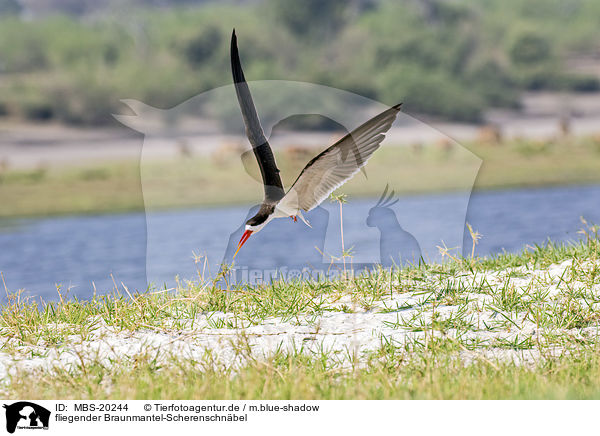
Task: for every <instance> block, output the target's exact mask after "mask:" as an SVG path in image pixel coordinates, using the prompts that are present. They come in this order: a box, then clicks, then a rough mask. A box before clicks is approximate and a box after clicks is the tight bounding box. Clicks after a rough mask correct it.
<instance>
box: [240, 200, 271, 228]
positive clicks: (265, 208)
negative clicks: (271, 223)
mask: <svg viewBox="0 0 600 436" xmlns="http://www.w3.org/2000/svg"><path fill="white" fill-rule="evenodd" d="M274 211H275V205H268V204H264V203H263V204H261V206H260V209H258V212H257V213H256V215H254V216H253V217H252V218H250V219H249V220H248V221H246V225H247V226H250V227H260V226H261V225H262V224H264V223H265V222H266V221H267V220H268V219H269V217H270V216H271V215H273V212H274Z"/></svg>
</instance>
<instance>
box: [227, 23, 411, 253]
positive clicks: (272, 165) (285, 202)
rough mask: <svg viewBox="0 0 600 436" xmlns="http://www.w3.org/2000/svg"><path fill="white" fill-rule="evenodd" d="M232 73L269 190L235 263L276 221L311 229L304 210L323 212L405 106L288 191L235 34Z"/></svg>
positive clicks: (327, 153)
mask: <svg viewBox="0 0 600 436" xmlns="http://www.w3.org/2000/svg"><path fill="white" fill-rule="evenodd" d="M231 70H232V73H233V82H234V84H235V91H236V94H237V99H238V102H239V104H240V108H241V111H242V117H243V118H244V125H245V126H246V136H247V137H248V140H249V141H250V144H251V145H252V150H253V151H254V155H255V156H256V160H257V161H258V166H259V168H260V173H261V176H262V180H263V184H264V190H265V196H264V199H263V202H262V204H261V205H260V208H259V210H258V212H257V214H256V215H254V216H253V217H252V218H250V219H249V220H248V221H246V227H245V231H244V234H243V235H242V238H241V239H240V242H239V243H238V247H237V250H236V252H235V254H234V255H233V257H234V258H235V256H236V255H237V253H238V251H239V250H240V248H242V245H244V244H245V243H246V241H247V240H248V238H250V235H252V234H253V233H257V232H259V231H260V230H262V228H263V227H264V226H266V225H267V224H268V223H269V221H271V220H272V219H274V218H285V217H291V218H293V219H294V221H296V217H300V219H301V220H302V221H304V223H306V225H308V226H310V224H309V223H308V221H306V219H305V218H304V216H303V215H302V211H305V212H308V211H310V210H312V209H314V208H315V207H317V206H318V205H319V204H321V202H322V201H323V200H325V199H326V198H327V197H328V196H329V194H331V193H332V192H333V191H335V190H336V189H337V188H339V187H340V186H341V185H343V184H344V183H345V182H347V181H348V180H350V179H351V178H352V177H353V176H354V175H355V174H356V173H357V172H359V171H360V169H361V168H362V167H363V166H364V165H365V164H366V163H367V161H368V160H369V158H370V157H371V155H372V154H373V153H374V152H375V150H377V149H378V148H379V145H380V144H381V141H383V138H384V137H385V133H386V132H387V131H388V130H389V129H390V127H391V126H392V123H393V122H394V120H395V119H396V116H397V115H398V113H399V112H400V106H401V104H397V105H395V106H393V107H391V108H389V109H388V110H386V111H384V112H382V113H380V114H379V115H377V116H375V117H373V118H371V119H370V120H369V121H367V122H366V123H364V124H363V125H361V126H360V127H358V128H356V129H355V130H353V131H352V132H350V133H349V134H347V135H346V136H344V137H343V138H342V139H340V140H339V141H338V142H336V143H335V144H333V145H332V146H330V147H329V148H327V149H326V150H324V151H323V152H322V153H320V154H319V155H317V156H315V157H314V158H313V159H312V160H311V161H310V162H308V163H307V164H306V166H305V167H304V169H303V170H302V171H301V172H300V175H299V176H298V178H297V179H296V181H295V182H294V183H293V184H292V186H291V188H290V189H289V190H288V191H287V192H285V190H284V188H283V183H281V177H280V176H279V169H278V168H277V163H276V162H275V157H274V156H273V152H272V150H271V146H270V145H269V142H268V141H267V138H266V137H265V134H264V132H263V129H262V127H261V125H260V120H259V119H258V115H257V113H256V108H255V107H254V103H253V101H252V96H251V95H250V89H249V88H248V84H247V83H246V79H245V78H244V72H243V71H242V65H241V62H240V56H239V53H238V48H237V38H236V35H235V30H234V31H233V35H232V36H231Z"/></svg>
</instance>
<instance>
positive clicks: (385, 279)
mask: <svg viewBox="0 0 600 436" xmlns="http://www.w3.org/2000/svg"><path fill="white" fill-rule="evenodd" d="M587 231H588V239H587V240H586V241H583V242H580V243H578V244H575V245H570V246H565V245H553V244H549V245H546V246H544V247H538V248H536V249H535V250H534V251H523V252H522V253H520V254H505V255H498V256H494V257H491V258H475V259H471V258H465V259H456V260H454V259H449V261H448V262H447V263H445V264H432V265H423V266H421V267H417V268H409V269H403V270H381V271H380V272H378V273H374V274H372V275H367V276H362V277H355V278H352V279H342V280H337V281H332V282H329V281H323V282H311V283H297V282H288V283H281V282H280V283H276V284H273V285H270V286H257V287H242V288H234V289H231V290H229V291H222V290H217V289H214V288H212V287H211V286H210V284H209V283H202V282H199V283H194V284H188V285H186V286H184V287H180V288H178V289H177V290H176V292H175V293H166V292H161V291H152V292H146V293H140V294H130V293H129V292H128V291H127V290H126V289H124V292H121V293H120V294H119V295H117V294H113V295H105V296H96V297H94V298H93V299H91V300H81V301H71V300H65V301H60V302H54V303H48V304H47V305H45V306H43V307H41V308H38V306H35V307H34V306H32V303H28V302H26V301H19V300H18V299H16V296H14V297H13V299H12V300H11V302H10V303H8V304H6V305H3V306H2V311H1V314H2V317H1V318H0V336H1V337H3V338H4V342H5V345H4V347H3V350H2V351H1V352H0V367H1V368H2V375H3V377H2V378H3V380H4V383H3V384H2V386H1V387H0V390H2V391H4V392H5V393H6V394H7V395H9V396H20V397H23V396H27V394H28V393H29V392H30V390H32V389H37V390H36V395H37V396H36V398H45V397H52V395H56V394H57V392H58V390H59V389H65V385H64V382H63V380H64V379H65V377H68V378H69V379H70V380H72V382H71V383H70V384H69V387H68V388H67V390H68V393H69V396H71V397H77V398H79V397H82V398H84V397H86V396H87V395H92V396H93V397H94V398H119V397H129V396H138V395H142V394H143V393H144V392H145V391H144V389H145V388H144V386H146V385H147V382H146V381H144V382H142V383H139V380H140V379H144V380H146V378H147V377H150V379H151V380H153V382H154V383H155V384H156V386H158V387H160V392H161V395H167V396H168V395H169V394H171V395H173V394H174V393H176V392H180V394H178V395H177V397H180V396H181V397H183V398H190V397H191V398H193V397H197V396H198V395H200V396H202V397H203V398H208V397H213V396H217V397H218V396H219V395H230V396H231V397H233V398H253V396H252V395H248V392H249V391H248V390H247V387H248V384H249V383H251V382H252V381H255V380H256V379H257V378H258V379H259V380H263V383H264V380H265V377H266V379H268V380H269V383H272V385H273V386H274V387H275V386H278V387H279V388H281V385H280V383H282V384H283V386H287V387H288V390H287V391H286V392H288V395H289V398H302V397H304V396H306V395H307V391H306V388H308V387H310V386H313V383H314V386H317V385H319V386H321V387H323V388H324V389H326V390H328V389H332V387H333V386H334V385H335V386H340V385H339V384H340V383H341V386H344V387H346V388H347V393H346V394H342V393H339V395H333V397H336V398H338V397H339V398H352V397H353V396H352V394H350V392H354V391H353V389H354V388H355V383H357V380H361V381H360V384H361V386H363V387H365V386H366V387H371V386H372V384H373V383H375V385H379V384H380V383H382V382H383V383H386V380H387V383H389V386H390V389H389V390H388V391H386V392H387V393H386V395H385V396H386V397H388V398H402V397H405V396H406V395H409V392H407V390H406V389H407V385H406V380H414V381H416V380H418V379H419V377H421V376H419V375H418V374H422V373H423V372H425V373H429V372H431V374H432V378H431V379H430V380H429V382H428V383H431V386H429V387H430V388H431V389H433V390H432V391H430V393H429V394H428V395H427V397H428V398H474V397H482V398H495V397H496V396H495V395H494V394H492V393H491V392H488V393H487V394H486V393H485V392H486V391H482V390H481V389H482V387H481V383H482V381H483V379H482V377H483V374H486V376H485V377H484V379H486V380H487V377H489V380H488V381H489V382H491V383H492V384H491V385H495V384H498V383H500V385H501V386H503V383H504V382H502V381H501V380H506V378H505V377H506V373H507V372H509V373H510V372H516V373H519V374H529V375H530V377H535V379H539V380H538V383H533V388H532V390H531V393H530V395H531V396H532V397H536V396H544V392H545V393H546V395H547V394H548V392H546V391H545V389H547V388H548V386H550V387H552V389H551V391H552V392H554V394H553V395H558V397H559V398H562V395H564V394H561V390H560V386H562V385H561V384H560V383H558V384H556V383H557V382H556V381H554V382H552V383H550V381H551V380H552V379H551V378H550V379H548V378H547V376H548V372H547V369H548V367H549V366H550V367H552V365H560V367H561V368H572V369H573V371H574V373H576V374H578V375H577V377H581V373H580V372H578V371H579V369H578V368H580V366H581V362H586V365H588V366H590V367H591V369H590V368H587V367H586V368H587V370H588V371H589V373H590V374H596V373H597V371H598V369H599V368H600V366H598V364H599V363H600V362H597V359H592V358H591V356H593V355H594V353H596V355H597V350H598V347H599V346H600V334H599V330H598V328H599V326H600V305H599V304H600V303H598V301H600V281H599V277H600V274H597V273H598V271H600V259H599V256H600V245H599V240H598V239H597V229H595V230H594V229H593V228H590V229H587ZM595 232H596V233H595ZM594 235H595V236H594ZM292 302H293V304H291V303H292ZM158 308H162V309H160V311H157V310H158ZM590 353H591V354H590ZM586 356H587V357H586ZM134 362H135V364H134ZM292 362H294V364H292ZM151 368H158V369H154V370H152V369H151ZM317 368H323V371H320V370H316V369H317ZM386 368H387V369H386ZM290 369H293V371H291V373H290V372H288V371H289V370H290ZM138 371H141V373H138ZM181 371H183V372H181ZM265 371H266V372H265ZM444 371H445V372H448V371H450V372H452V373H453V374H454V376H453V378H456V377H459V378H460V377H466V385H465V386H463V387H462V388H461V389H460V390H457V389H456V388H452V389H451V390H450V391H445V393H441V391H436V389H439V388H440V386H445V384H444V383H445V381H444V380H445V378H444V376H443V375H442V374H444ZM522 371H525V372H522ZM31 373H35V374H37V377H36V378H35V379H34V380H33V381H31V382H29V381H28V380H32V379H31V377H25V376H26V375H27V374H31ZM90 374H94V376H93V377H91V378H90V377H88V375H90ZM176 374H178V375H179V377H183V378H184V379H186V378H188V377H193V378H192V379H190V380H188V381H189V386H188V388H186V389H184V390H183V391H177V390H175V391H174V390H173V389H177V388H178V386H179V385H178V384H175V385H176V386H173V385H172V383H167V380H169V379H171V380H172V377H173V376H174V375H176ZM308 374H311V377H310V379H311V380H313V381H312V382H310V383H308V384H307V385H306V386H305V388H304V389H302V388H300V387H299V386H297V385H296V384H295V383H294V380H295V379H296V378H297V377H306V376H307V375H308ZM331 374H336V377H335V380H332V379H331V378H330V376H331ZM434 374H435V378H433V375H434ZM477 374H479V375H478V376H477ZM543 374H546V376H543ZM97 377H100V378H101V380H102V383H100V384H98V383H97V382H96V381H94V380H97ZM398 377H400V378H398ZM577 377H576V378H573V379H569V382H570V383H573V386H574V387H577V388H578V389H580V388H583V386H584V385H585V386H587V385H586V383H589V380H581V379H579V378H577ZM39 380H43V382H41V384H40V382H39ZM510 380H512V378H510ZM549 380H550V381H549ZM237 382H239V383H241V390H234V391H229V390H228V389H230V388H231V386H232V383H233V384H235V383H237ZM205 383H210V384H211V386H213V389H214V391H211V392H213V394H212V395H211V394H207V393H206V391H205V390H204V389H205V387H206V385H205ZM332 383H333V384H332ZM548 383H550V385H548ZM92 384H93V386H94V387H93V388H92V387H91V386H92ZM580 384H581V387H580ZM375 385H373V387H374V386H375ZM491 385H490V386H491ZM593 385H594V386H596V385H598V380H596V383H593ZM449 386H453V384H450V385H449ZM454 386H455V385H454ZM544 386H545V387H544ZM488 388H489V386H488ZM85 392H87V394H86V393H85ZM201 392H205V393H204V394H201ZM219 392H221V394H219ZM244 392H246V393H244ZM310 392H312V393H311V394H310V397H313V398H332V396H331V395H330V394H326V393H325V391H320V392H321V393H320V394H319V391H318V390H317V391H310ZM344 392H346V390H344ZM428 392H429V391H428ZM436 392H437V393H436ZM594 392H596V393H595V394H593V395H592V396H593V397H597V391H594ZM498 395H503V396H505V397H509V398H513V397H515V398H519V395H518V391H517V392H514V391H512V390H510V389H507V388H505V387H501V388H500V387H499V394H498ZM409 396H410V395H409ZM583 397H587V395H583ZM360 398H376V396H373V393H364V394H362V395H361V396H360Z"/></svg>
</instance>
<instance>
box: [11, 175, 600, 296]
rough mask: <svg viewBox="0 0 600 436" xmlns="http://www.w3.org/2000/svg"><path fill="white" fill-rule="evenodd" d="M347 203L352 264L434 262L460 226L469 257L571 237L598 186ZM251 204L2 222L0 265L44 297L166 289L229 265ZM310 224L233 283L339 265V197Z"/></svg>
mask: <svg viewBox="0 0 600 436" xmlns="http://www.w3.org/2000/svg"><path fill="white" fill-rule="evenodd" d="M377 200H378V199H350V201H349V202H348V203H347V204H344V205H343V209H342V214H343V232H344V239H343V242H344V248H345V249H346V250H350V251H351V254H352V258H350V257H347V258H346V262H347V264H348V265H349V264H350V263H352V264H353V265H365V264H367V265H369V264H376V263H380V262H381V263H383V264H385V265H389V264H392V263H396V264H402V263H406V262H412V261H414V260H417V261H418V259H422V260H423V261H438V260H440V259H441V255H440V249H439V247H447V248H448V249H450V253H454V254H461V253H463V254H470V252H471V239H470V237H469V236H468V233H466V232H465V222H468V223H470V224H471V225H472V227H473V228H474V229H476V230H477V231H478V232H479V233H481V234H482V235H483V236H482V238H481V240H480V241H479V243H478V245H477V247H476V253H477V254H479V255H486V254H492V253H500V252H502V251H508V252H515V251H519V250H521V249H523V247H525V246H526V245H533V244H542V243H544V242H545V241H547V240H548V239H551V240H553V241H564V242H566V241H574V240H576V239H578V238H580V237H581V235H580V234H578V233H577V231H578V230H579V229H581V228H582V224H581V221H580V217H581V216H583V217H585V218H586V219H587V220H588V221H591V222H595V223H599V222H600V186H598V185H592V186H570V187H553V188H539V189H519V190H502V191H485V192H476V193H474V194H473V195H469V194H468V193H448V194H435V195H415V196H405V197H400V198H399V199H398V201H397V202H396V203H395V204H393V205H389V206H386V205H383V206H382V205H379V206H378V207H377ZM252 212H253V208H252V207H249V206H245V207H244V206H236V207H227V208H219V209H185V210H172V211H167V212H153V213H149V214H144V213H131V214H118V215H98V216H69V217H58V218H43V219H22V220H4V221H0V271H2V273H3V275H4V278H5V281H6V285H7V287H8V288H9V289H10V290H11V291H16V290H18V289H25V290H26V291H25V293H26V295H36V296H41V297H43V298H44V299H45V300H53V299H57V298H58V294H57V292H56V287H57V286H60V288H61V292H63V293H67V294H68V295H69V296H76V297H78V298H88V297H90V295H92V293H93V292H94V290H96V292H98V293H105V292H108V291H110V290H111V289H113V288H114V287H115V284H116V285H117V286H118V287H119V288H121V289H122V284H124V285H125V286H127V287H128V289H129V290H130V291H134V290H140V291H143V290H145V289H146V288H147V287H148V286H151V287H152V288H164V287H167V288H170V287H172V286H174V284H175V280H176V277H178V279H179V280H180V281H185V280H197V279H198V277H199V274H202V275H203V276H204V277H209V276H214V275H215V273H216V272H218V271H219V265H220V264H221V262H223V261H225V262H230V261H231V257H232V254H233V251H235V248H236V246H237V242H238V240H239V238H240V236H241V233H242V224H243V222H244V221H245V220H246V219H247V217H248V216H249V215H251V214H252ZM306 217H307V218H308V220H309V221H310V223H311V225H312V228H309V227H307V226H306V225H305V224H303V223H301V222H300V220H298V222H296V223H294V222H293V221H292V220H291V219H290V220H288V219H279V220H274V221H273V222H271V223H269V225H268V226H266V227H265V228H264V230H262V231H261V232H260V233H258V234H255V235H253V236H252V237H251V238H250V239H249V241H248V242H247V243H246V245H245V246H244V247H243V248H242V249H241V250H240V253H239V254H238V256H237V257H236V259H235V267H236V274H235V275H233V276H231V275H230V276H229V278H230V279H234V280H237V281H251V282H254V281H261V280H268V279H269V277H272V276H273V274H274V273H275V272H276V271H277V273H278V274H281V275H283V276H285V277H297V276H299V275H304V276H306V275H307V274H308V275H310V274H312V273H314V272H327V271H329V273H331V271H339V270H340V269H341V268H343V267H342V260H341V258H340V254H341V243H342V238H341V234H340V211H339V205H338V204H334V203H329V202H326V203H324V204H323V205H322V207H319V208H317V209H315V210H314V211H311V212H310V213H308V214H306Z"/></svg>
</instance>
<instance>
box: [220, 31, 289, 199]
mask: <svg viewBox="0 0 600 436" xmlns="http://www.w3.org/2000/svg"><path fill="white" fill-rule="evenodd" d="M231 71H232V73H233V82H234V84H235V92H236V94H237V98H238V102H239V104H240V109H241V110H242V117H243V118H244V125H245V126H246V136H247V137H248V140H249V141H250V144H251V145H252V150H253V151H254V155H255V156H256V160H257V161H258V166H259V168H260V173H261V175H262V179H263V184H264V187H265V200H264V201H265V202H266V203H276V202H277V201H279V200H280V199H281V198H282V197H283V196H284V194H285V192H284V190H283V183H281V177H280V176H279V169H278V168H277V163H276V162H275V156H273V151H272V150H271V146H270V145H269V142H268V141H267V138H265V134H264V132H263V129H262V127H261V125H260V120H259V119H258V114H257V113H256V108H255V107H254V102H253V101H252V96H251V95H250V88H248V84H247V83H246V79H245V78H244V72H243V71H242V64H241V62H240V55H239V53H238V48H237V37H236V35H235V30H234V31H233V34H232V35H231Z"/></svg>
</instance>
